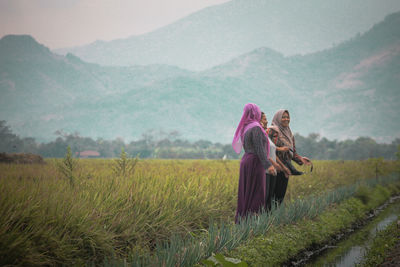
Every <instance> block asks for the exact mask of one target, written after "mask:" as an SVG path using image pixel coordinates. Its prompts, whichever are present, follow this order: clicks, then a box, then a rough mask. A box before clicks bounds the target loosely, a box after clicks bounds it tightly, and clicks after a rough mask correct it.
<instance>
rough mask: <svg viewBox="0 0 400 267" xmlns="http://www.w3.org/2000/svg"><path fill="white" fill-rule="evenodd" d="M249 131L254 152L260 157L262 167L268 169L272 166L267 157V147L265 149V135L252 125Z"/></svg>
mask: <svg viewBox="0 0 400 267" xmlns="http://www.w3.org/2000/svg"><path fill="white" fill-rule="evenodd" d="M249 131H251V138H252V144H253V146H254V152H255V154H256V155H257V157H258V158H259V159H260V161H261V164H262V165H263V167H264V169H265V170H268V169H269V168H270V167H271V166H272V163H271V162H270V161H269V159H268V157H267V149H266V147H267V143H266V142H268V140H267V137H266V136H265V134H264V133H263V132H262V130H261V129H260V128H259V127H254V128H252V129H250V130H249Z"/></svg>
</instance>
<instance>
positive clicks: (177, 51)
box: [55, 0, 400, 71]
mask: <svg viewBox="0 0 400 267" xmlns="http://www.w3.org/2000/svg"><path fill="white" fill-rule="evenodd" d="M397 11H400V1H398V0H351V1H349V0H336V1H321V0H306V1H299V0H285V1H279V0H232V1H229V2H226V3H223V4H220V5H216V6H210V7H208V8H205V9H202V10H200V11H198V12H195V13H193V14H191V15H189V16H186V17H184V18H182V19H180V20H178V21H176V22H174V23H172V24H169V25H167V26H165V27H162V28H160V29H157V30H154V31H152V32H149V33H146V34H142V35H137V36H130V37H128V38H124V39H118V40H112V41H96V42H94V43H91V44H89V45H84V46H80V47H72V48H64V49H57V50H55V52H56V53H58V54H62V55H66V54H67V53H72V54H74V55H76V56H78V57H79V58H81V59H82V60H85V61H87V62H92V63H98V64H100V65H106V66H131V65H149V64H166V65H173V66H178V67H180V68H185V69H189V70H195V71H201V70H206V69H208V68H211V67H214V66H217V65H220V64H223V63H225V62H227V61H229V60H231V59H233V58H236V57H238V56H240V55H242V54H245V53H249V52H251V51H253V50H254V49H257V48H260V47H268V48H270V49H273V50H275V51H277V52H280V53H282V54H283V55H284V56H291V55H295V54H309V53H313V52H316V51H320V50H324V49H326V48H330V47H333V46H334V44H339V43H341V42H343V41H346V40H348V39H350V38H351V37H353V36H355V35H356V34H358V33H360V34H361V33H364V32H366V31H367V30H369V29H370V28H371V27H372V26H373V25H374V24H375V23H377V22H379V21H382V20H383V18H384V17H385V16H386V15H387V14H390V13H394V12H397ZM127 27H129V25H127Z"/></svg>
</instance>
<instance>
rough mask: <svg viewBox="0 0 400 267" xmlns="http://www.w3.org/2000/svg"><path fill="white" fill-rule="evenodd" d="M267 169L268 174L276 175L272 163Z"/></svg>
mask: <svg viewBox="0 0 400 267" xmlns="http://www.w3.org/2000/svg"><path fill="white" fill-rule="evenodd" d="M267 170H268V174H271V175H273V176H276V170H275V167H274V166H273V165H271V166H270V167H269V168H268V169H267Z"/></svg>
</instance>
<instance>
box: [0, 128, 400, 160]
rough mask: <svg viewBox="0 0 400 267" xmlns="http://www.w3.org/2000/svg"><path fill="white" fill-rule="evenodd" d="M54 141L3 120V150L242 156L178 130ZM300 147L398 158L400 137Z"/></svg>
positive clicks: (323, 154) (319, 153)
mask: <svg viewBox="0 0 400 267" xmlns="http://www.w3.org/2000/svg"><path fill="white" fill-rule="evenodd" d="M55 134H56V135H57V137H56V139H55V140H54V141H51V142H48V143H40V142H37V141H36V140H35V139H34V138H31V137H27V138H20V137H19V136H18V135H16V134H15V133H13V132H12V130H11V128H10V127H9V126H8V125H7V123H6V121H4V120H3V121H0V152H6V153H33V154H39V155H41V156H43V157H54V158H60V157H64V156H65V154H66V151H67V147H68V146H69V147H70V148H71V151H72V154H73V155H77V153H79V152H82V151H97V152H98V153H99V155H100V157H102V158H116V157H119V156H120V154H121V150H122V149H124V151H126V153H127V154H128V155H129V156H132V157H134V156H137V155H140V158H186V159H222V158H227V159H238V158H240V157H241V155H237V154H236V153H235V152H234V151H233V149H232V146H231V144H221V143H213V142H210V141H207V140H199V141H195V142H189V141H188V140H185V139H182V138H180V135H179V133H178V132H176V131H172V132H170V133H164V132H155V131H152V132H148V133H146V134H143V135H142V137H141V138H140V139H139V140H136V141H131V142H129V143H125V142H124V140H123V139H121V138H116V139H115V140H104V139H102V138H98V139H96V140H93V139H92V138H90V137H83V136H80V135H79V134H78V133H73V134H70V133H63V132H62V131H57V132H56V133H55ZM295 140H296V149H297V151H299V154H301V155H304V156H307V157H310V158H312V159H322V160H363V159H367V158H380V157H382V158H385V159H392V160H394V159H396V153H399V152H398V151H399V149H400V139H399V138H397V139H395V140H394V141H392V142H391V143H390V144H380V143H377V142H376V141H375V140H374V139H372V138H370V137H359V138H357V139H356V140H344V141H337V140H333V141H332V140H328V139H326V138H325V137H322V138H321V137H320V136H319V135H318V134H310V135H308V136H307V137H304V136H301V135H299V134H295Z"/></svg>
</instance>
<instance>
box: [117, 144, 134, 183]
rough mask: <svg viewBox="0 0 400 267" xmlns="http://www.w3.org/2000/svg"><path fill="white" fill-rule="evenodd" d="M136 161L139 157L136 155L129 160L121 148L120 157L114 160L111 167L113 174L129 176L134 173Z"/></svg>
mask: <svg viewBox="0 0 400 267" xmlns="http://www.w3.org/2000/svg"><path fill="white" fill-rule="evenodd" d="M138 161H139V155H136V157H135V158H129V157H128V156H127V154H126V152H125V150H124V148H122V149H121V155H120V157H119V158H118V159H116V160H114V165H113V167H112V169H113V172H114V174H115V175H117V176H122V177H126V176H131V175H133V174H134V173H135V167H136V164H137V163H138Z"/></svg>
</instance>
